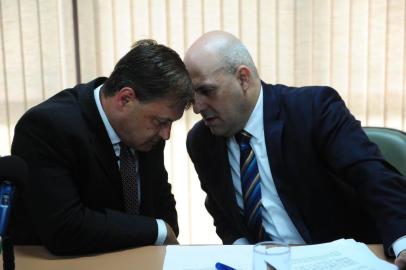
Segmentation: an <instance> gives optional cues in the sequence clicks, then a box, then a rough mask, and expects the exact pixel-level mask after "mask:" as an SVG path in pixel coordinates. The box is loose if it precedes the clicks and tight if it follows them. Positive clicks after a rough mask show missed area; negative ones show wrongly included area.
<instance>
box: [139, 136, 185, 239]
mask: <svg viewBox="0 0 406 270" xmlns="http://www.w3.org/2000/svg"><path fill="white" fill-rule="evenodd" d="M164 147H165V142H162V143H160V144H159V145H157V146H156V147H154V148H153V149H152V150H151V151H149V152H147V153H142V154H141V155H142V156H143V157H142V158H143V159H144V162H143V164H145V163H147V164H149V165H147V166H148V167H151V166H153V168H152V167H151V168H148V169H149V170H150V171H153V172H154V174H155V175H156V176H155V175H154V176H149V175H144V176H145V178H146V179H144V180H145V181H143V180H142V181H143V183H142V185H149V186H150V192H149V193H150V194H154V199H153V201H151V202H149V204H152V205H154V214H153V216H154V217H155V218H159V219H162V220H164V221H165V222H166V223H168V224H169V225H170V226H171V228H172V229H173V231H174V233H175V235H176V236H178V235H179V227H178V215H177V212H176V208H175V205H176V201H175V198H174V196H173V194H172V191H171V188H172V187H171V185H170V184H169V183H168V173H167V172H166V169H165V166H164ZM151 177H156V178H157V179H156V181H154V183H158V184H157V185H156V186H151V185H150V184H151V183H150V182H151ZM143 178H144V177H142V179H143Z"/></svg>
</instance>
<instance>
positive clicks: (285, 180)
mask: <svg viewBox="0 0 406 270" xmlns="http://www.w3.org/2000/svg"><path fill="white" fill-rule="evenodd" d="M262 87H263V91H264V93H263V95H264V113H263V115H264V117H263V118H264V133H265V134H264V135H265V143H266V150H267V154H268V161H269V167H270V169H271V173H272V177H273V181H274V183H275V187H276V190H277V192H278V195H279V197H280V199H281V201H282V204H283V205H284V207H285V210H286V212H287V213H288V215H289V217H290V218H291V220H292V222H293V224H294V225H295V226H296V228H297V230H298V231H299V233H300V235H301V236H302V238H303V240H304V241H305V242H306V243H310V242H311V239H310V235H309V232H308V230H307V229H306V226H305V224H304V222H303V219H302V217H301V214H300V210H299V209H298V207H297V201H296V200H295V192H296V191H295V190H294V186H293V183H292V182H291V181H290V180H291V179H290V178H289V177H288V176H287V172H288V170H294V169H295V168H289V167H288V164H287V163H288V161H285V159H284V156H283V143H284V142H283V131H284V125H285V123H284V121H283V120H282V119H281V115H280V114H281V112H280V97H281V90H280V88H278V87H277V86H271V85H267V84H265V83H262Z"/></svg>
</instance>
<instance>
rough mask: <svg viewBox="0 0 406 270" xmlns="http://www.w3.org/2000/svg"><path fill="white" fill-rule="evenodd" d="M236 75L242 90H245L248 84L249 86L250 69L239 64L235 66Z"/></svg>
mask: <svg viewBox="0 0 406 270" xmlns="http://www.w3.org/2000/svg"><path fill="white" fill-rule="evenodd" d="M236 75H237V79H238V81H239V82H240V85H241V87H242V89H243V91H244V92H245V91H247V89H248V86H249V81H250V78H251V71H250V69H249V68H248V67H247V66H245V65H241V66H239V67H238V68H237V71H236Z"/></svg>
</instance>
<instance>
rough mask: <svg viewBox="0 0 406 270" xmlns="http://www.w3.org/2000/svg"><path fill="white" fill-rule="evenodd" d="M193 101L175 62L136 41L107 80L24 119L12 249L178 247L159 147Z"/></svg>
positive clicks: (160, 49)
mask: <svg viewBox="0 0 406 270" xmlns="http://www.w3.org/2000/svg"><path fill="white" fill-rule="evenodd" d="M192 96H193V90H192V87H191V81H190V79H189V77H188V74H187V71H186V69H185V66H184V64H183V62H182V61H181V59H180V58H179V56H178V54H177V53H176V52H175V51H173V50H172V49H170V48H168V47H166V46H164V45H160V44H157V43H156V42H155V41H153V40H142V41H139V42H137V43H136V44H135V45H134V46H133V48H132V49H131V50H130V51H129V52H128V53H127V54H126V55H125V56H124V57H123V58H121V59H120V61H119V62H118V63H117V65H116V66H115V68H114V70H113V72H112V74H111V75H110V77H109V78H107V79H106V78H97V79H95V80H93V81H91V82H89V83H87V84H79V85H77V86H75V87H74V88H70V89H66V90H63V91H61V92H59V93H58V94H56V95H55V96H53V97H51V98H50V99H48V100H46V101H44V102H43V103H41V104H39V105H37V106H35V107H33V108H32V109H30V110H29V111H27V112H26V113H25V114H24V115H23V116H22V118H21V119H20V120H19V122H18V123H17V125H16V128H15V134H14V140H13V144H12V153H13V154H14V155H18V156H20V157H22V158H23V159H25V161H26V162H27V164H28V166H29V169H30V177H29V182H28V183H27V186H26V187H25V190H24V192H23V194H17V201H16V207H15V209H14V214H13V217H12V224H11V227H12V231H11V234H12V237H13V239H14V242H15V243H16V244H37V245H44V246H45V247H46V248H48V249H49V250H50V251H51V252H53V253H55V254H59V255H74V254H87V253H94V252H104V251H111V250H117V249H122V248H127V247H135V246H142V245H151V244H158V245H159V244H176V243H177V240H176V235H178V223H177V214H176V209H175V200H174V197H173V195H172V193H171V186H170V184H169V183H168V179H167V178H168V177H167V172H166V170H165V167H164V158H163V151H164V145H165V143H164V140H167V139H169V136H170V130H171V125H172V122H173V121H175V120H178V119H179V118H181V116H182V115H183V111H184V110H185V108H187V107H188V106H190V103H191V99H192Z"/></svg>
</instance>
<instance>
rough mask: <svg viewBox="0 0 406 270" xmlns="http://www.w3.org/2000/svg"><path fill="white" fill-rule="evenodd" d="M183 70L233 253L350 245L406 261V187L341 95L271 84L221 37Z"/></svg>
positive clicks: (211, 189)
mask: <svg viewBox="0 0 406 270" xmlns="http://www.w3.org/2000/svg"><path fill="white" fill-rule="evenodd" d="M184 62H185V64H186V67H187V69H188V71H189V74H190V76H191V79H192V84H193V87H194V89H195V100H194V105H193V109H194V111H195V113H199V114H201V116H202V118H203V119H202V120H201V121H200V122H198V123H197V124H196V125H195V126H194V127H193V128H192V130H191V131H190V132H189V134H188V138H187V148H188V152H189V155H190V157H191V159H192V161H193V163H194V165H195V168H196V171H197V173H198V175H199V179H200V181H201V186H202V188H203V190H204V191H205V192H206V193H207V197H206V208H207V210H208V211H209V212H210V214H211V215H212V216H213V218H214V224H215V226H216V229H217V234H218V235H219V236H220V238H221V239H222V240H223V242H224V243H225V244H239V243H241V244H248V243H251V244H252V243H256V242H258V241H262V240H266V239H273V240H277V241H283V242H288V243H295V244H305V243H306V244H312V243H322V242H326V241H332V240H335V239H339V238H343V237H345V238H355V239H357V240H359V241H363V242H366V243H374V242H375V243H376V242H383V244H384V247H385V252H386V253H387V254H388V255H396V256H398V255H399V254H400V253H401V254H402V255H401V256H400V257H399V259H397V261H396V263H398V264H399V265H401V264H402V263H404V262H405V261H406V260H405V257H406V254H405V251H404V250H405V247H406V238H405V235H406V179H405V177H404V176H402V175H401V174H400V173H399V172H398V171H397V170H396V169H395V168H394V167H393V166H391V165H390V164H389V163H388V162H386V161H385V160H384V158H383V157H382V155H381V153H380V151H379V149H378V147H377V146H376V145H375V144H373V143H372V142H370V141H369V140H368V138H367V136H366V135H365V133H364V132H363V131H362V128H361V126H360V122H359V121H357V120H356V119H355V118H354V117H353V116H352V115H351V113H350V112H349V110H348V109H347V108H346V106H345V104H344V102H343V101H342V99H341V98H340V96H339V95H338V93H337V92H336V91H335V90H333V89H332V88H329V87H321V86H312V87H300V88H296V87H288V86H285V85H270V84H266V83H265V82H262V81H261V80H260V78H259V75H258V71H257V69H256V67H255V64H254V63H253V61H252V58H251V56H250V53H249V52H248V51H247V49H246V47H245V46H244V45H243V44H242V43H241V41H240V40H238V39H237V38H236V37H234V36H233V35H231V34H229V33H225V32H220V31H215V32H210V33H207V34H204V35H203V36H202V37H200V38H199V39H198V40H197V41H196V42H195V43H194V44H193V45H192V46H191V47H190V48H189V50H188V51H187V52H186V55H185V59H184Z"/></svg>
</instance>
